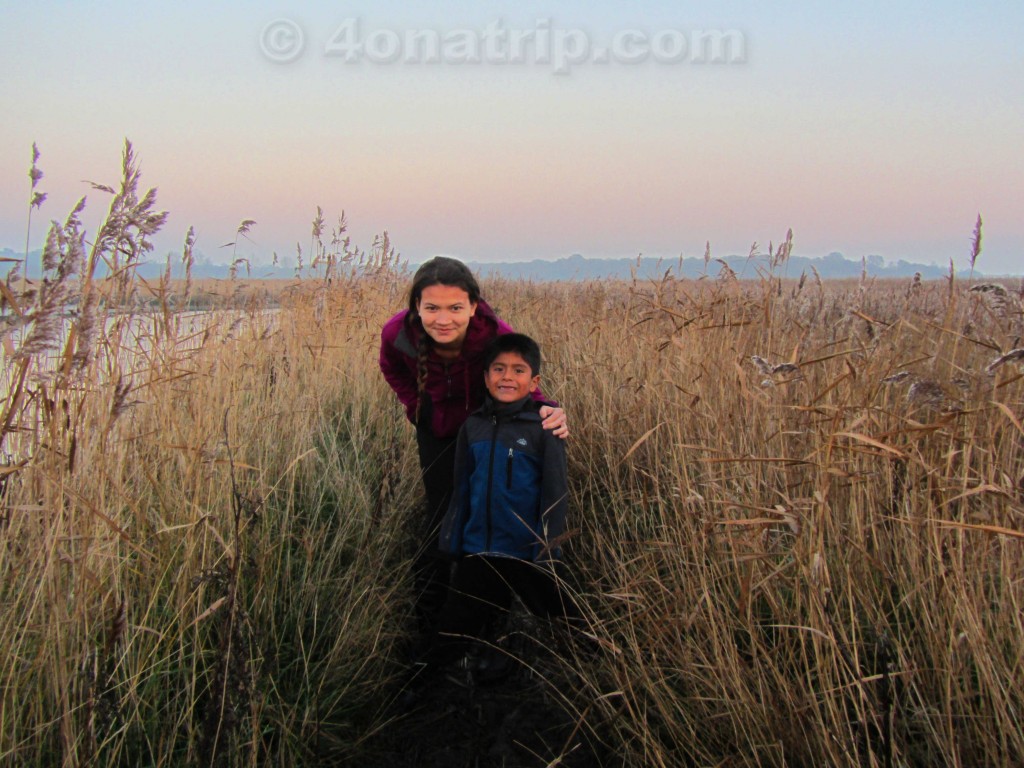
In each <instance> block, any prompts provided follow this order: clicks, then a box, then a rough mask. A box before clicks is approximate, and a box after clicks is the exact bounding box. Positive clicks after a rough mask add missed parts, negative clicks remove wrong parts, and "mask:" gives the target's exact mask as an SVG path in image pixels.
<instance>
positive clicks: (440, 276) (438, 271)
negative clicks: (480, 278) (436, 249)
mask: <svg viewBox="0 0 1024 768" xmlns="http://www.w3.org/2000/svg"><path fill="white" fill-rule="evenodd" d="M432 285H449V286H452V287H454V288H461V289H462V290H464V291H465V292H466V293H467V294H469V300H470V302H471V303H473V304H475V303H476V302H478V301H480V285H479V284H478V283H477V281H476V278H475V277H473V273H472V272H471V271H470V269H469V267H467V266H466V265H465V264H463V263H462V262H461V261H457V260H455V259H449V258H448V257H447V256H435V257H434V258H432V259H431V260H430V261H425V262H423V264H421V265H420V268H419V269H417V270H416V274H415V275H413V278H412V287H411V288H410V289H409V314H410V315H412V316H413V317H416V318H418V317H419V313H417V311H416V305H417V304H419V302H420V298H421V297H422V296H423V289H424V288H429V287H430V286H432Z"/></svg>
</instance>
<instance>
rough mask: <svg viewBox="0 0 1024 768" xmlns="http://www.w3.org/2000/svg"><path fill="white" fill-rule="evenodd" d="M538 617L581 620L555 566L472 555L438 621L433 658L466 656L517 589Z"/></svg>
mask: <svg viewBox="0 0 1024 768" xmlns="http://www.w3.org/2000/svg"><path fill="white" fill-rule="evenodd" d="M513 592H514V593H515V594H516V595H518V596H519V599H521V600H522V601H523V603H524V604H525V605H526V607H527V608H528V609H529V610H530V612H531V613H533V614H534V615H536V616H540V617H542V618H546V619H560V620H562V621H564V622H565V623H566V624H568V625H578V624H579V623H581V622H582V618H581V614H580V610H579V607H578V606H577V605H576V603H575V602H574V601H573V599H572V596H571V595H569V593H568V592H566V591H565V590H563V589H562V588H561V586H560V584H559V578H558V576H557V574H556V573H555V570H554V568H553V567H552V566H551V565H550V564H547V565H538V564H536V563H531V562H528V561H526V560H517V559H515V558H511V557H492V556H487V555H467V556H465V557H463V558H462V559H461V560H460V561H459V563H458V566H457V567H456V569H455V578H454V579H453V581H452V584H451V588H450V589H449V590H448V598H447V600H446V601H445V604H444V608H443V609H442V611H441V616H440V618H439V620H438V626H437V639H436V642H435V643H434V645H433V647H432V648H431V651H430V657H431V658H430V661H432V662H435V663H439V664H444V663H447V662H449V661H452V660H454V659H455V658H457V657H458V656H459V655H461V654H462V653H463V652H464V651H465V649H466V648H467V646H468V644H469V643H471V642H472V641H473V640H480V639H485V635H486V628H487V626H488V624H489V622H490V620H491V618H492V617H493V615H494V614H495V612H496V611H507V610H508V609H509V608H510V607H511V605H512V593H513Z"/></svg>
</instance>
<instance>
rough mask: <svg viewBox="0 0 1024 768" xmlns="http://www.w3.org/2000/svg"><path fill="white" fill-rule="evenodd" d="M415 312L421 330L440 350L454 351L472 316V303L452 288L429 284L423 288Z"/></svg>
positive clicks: (462, 291) (464, 335)
mask: <svg viewBox="0 0 1024 768" xmlns="http://www.w3.org/2000/svg"><path fill="white" fill-rule="evenodd" d="M416 311H417V312H418V313H419V316H420V320H421V321H422V323H423V329H424V330H425V331H426V332H427V335H428V336H430V338H432V339H433V340H434V343H435V344H437V346H438V347H440V348H441V349H446V350H453V351H458V350H460V349H461V348H462V342H463V341H464V340H465V338H466V331H467V330H468V329H469V319H470V318H471V317H473V315H475V314H476V302H475V301H470V300H469V294H468V293H466V291H464V290H463V289H462V288H458V287H456V286H454V285H431V286H428V287H426V288H424V289H423V292H422V293H421V294H420V298H419V301H417V302H416Z"/></svg>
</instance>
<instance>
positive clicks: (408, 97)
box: [0, 0, 1024, 274]
mask: <svg viewBox="0 0 1024 768" xmlns="http://www.w3.org/2000/svg"><path fill="white" fill-rule="evenodd" d="M1022 33H1024V3H1021V2H1020V1H1019V0H1006V1H1005V2H995V1H991V0H980V1H979V2H975V3H972V4H967V3H963V2H961V1H959V0H958V1H957V2H952V1H949V0H927V1H926V0H904V1H902V2H899V3H894V2H891V0H889V1H887V2H876V1H875V0H862V1H861V2H857V3H854V2H849V1H845V2H834V1H832V0H819V1H818V2H813V3H812V2H789V1H787V0H778V2H772V3H766V2H758V3H755V2H746V1H740V0H735V1H733V0H723V1H722V2H714V3H710V2H706V1H705V2H687V1H685V0H675V1H674V2H638V3H625V2H621V0H617V1H616V2H596V1H593V0H592V1H591V2H560V3H557V4H556V3H553V2H548V3H537V2H532V1H531V0H525V1H524V2H516V3H504V2H501V3H488V2H479V3H474V4H468V3H460V2H454V1H451V0H446V1H444V2H432V1H430V0H423V1H422V2H415V3H414V2H388V1H387V0H383V1H378V2H373V3H370V2H366V1H365V0H363V1H362V2H349V3H345V2H340V3H339V2H319V1H312V2H302V3H296V2H284V1H283V0H279V1H276V2H271V1H269V0H255V1H254V2H245V3H242V2H216V1H215V0H212V1H211V0H208V1H207V2H203V3H199V2H193V1H192V0H184V1H181V2H175V3H159V4H157V3H143V2H138V0H135V2H130V3H129V2H122V1H121V0H111V1H109V2H99V1H97V2H87V1H85V0H78V1H77V2H70V1H65V2H58V1H56V0H34V2H32V3H26V2H23V1H21V0H19V1H18V2H13V1H11V0H0V56H2V62H3V72H4V75H3V79H2V81H0V105H2V110H3V112H2V119H0V139H2V141H0V199H2V201H3V205H2V206H0V248H2V247H8V248H11V249H13V250H15V251H17V252H24V250H25V241H26V234H27V235H28V240H29V244H30V249H35V248H38V247H41V245H42V243H43V241H44V239H45V236H46V229H47V227H48V221H49V220H51V219H63V218H64V217H65V216H66V215H67V213H68V212H69V211H70V209H71V208H72V207H73V206H74V204H75V202H76V201H77V200H78V198H79V197H81V196H82V195H86V196H87V197H88V202H87V208H86V214H85V221H86V224H87V225H88V226H90V227H91V228H92V229H93V230H94V229H95V227H96V225H97V224H98V222H99V220H100V219H101V217H102V214H103V213H104V212H105V210H106V206H107V204H108V200H107V199H105V197H106V196H105V195H104V194H103V193H99V192H95V191H93V190H92V189H91V188H90V187H89V185H88V184H86V183H84V182H83V180H89V181H95V182H100V183H105V184H111V185H114V184H116V182H117V181H118V176H119V171H120V155H121V150H122V146H123V143H124V141H125V139H129V140H130V141H131V142H132V144H133V146H134V148H135V151H136V153H137V154H138V157H139V159H140V164H141V168H142V176H143V185H144V186H146V187H149V186H155V187H157V189H158V205H159V208H161V209H163V210H167V211H169V212H170V216H169V218H168V221H167V224H166V225H165V227H164V229H163V231H162V232H161V233H160V234H159V235H158V236H157V237H156V238H155V244H156V249H155V252H154V259H160V260H162V259H163V257H164V256H165V254H166V253H167V252H168V251H174V252H175V253H180V251H181V247H182V243H183V241H184V238H185V234H186V231H187V230H188V228H189V226H195V229H196V236H197V241H196V250H197V252H198V253H199V254H201V255H202V256H203V257H204V258H206V259H209V260H210V261H213V262H227V261H230V258H231V256H232V248H225V247H223V245H224V244H225V243H228V242H232V241H234V240H236V229H237V227H238V226H239V224H240V223H241V222H242V221H243V220H246V219H251V220H255V221H256V225H255V226H253V227H252V230H251V232H250V235H249V239H247V240H240V241H239V245H238V246H237V247H236V249H235V253H236V255H242V256H245V257H247V258H249V259H250V260H251V261H252V262H253V263H254V264H260V263H269V262H270V260H271V259H272V258H273V254H275V253H277V254H278V255H279V258H280V260H281V261H282V262H289V263H293V262H294V258H295V253H296V245H297V244H298V245H300V246H301V247H302V249H303V251H304V252H305V253H306V254H308V252H309V248H310V242H311V227H312V221H313V218H314V217H315V215H316V209H317V206H321V207H322V209H323V211H324V214H325V216H326V218H327V222H328V225H333V224H334V223H335V222H336V220H337V216H338V215H339V214H340V213H341V212H342V211H344V212H345V214H346V217H347V220H348V222H349V234H350V235H351V236H352V239H353V242H354V243H355V244H357V245H359V246H361V247H363V248H368V247H369V245H370V243H371V241H372V239H373V237H374V235H375V234H376V233H380V232H382V231H385V230H386V231H388V233H389V236H390V238H391V241H392V243H393V245H394V246H395V248H396V249H397V250H398V251H399V252H400V253H401V255H402V256H403V257H404V258H406V259H408V260H409V261H410V262H414V263H415V262H419V261H422V260H424V259H426V258H429V257H430V256H433V255H436V254H447V255H452V256H456V257H459V258H462V259H465V260H470V261H483V262H488V261H512V260H528V259H535V258H539V259H556V258H561V257H565V256H569V255H571V254H574V253H580V254H583V255H584V256H587V257H592V258H611V257H616V258H619V257H636V256H638V255H641V254H642V255H644V256H664V257H666V258H672V259H675V258H677V257H679V256H684V257H699V256H702V255H703V254H704V249H705V244H706V243H710V247H711V252H712V255H713V256H727V255H734V254H746V253H748V252H749V251H750V249H751V246H752V244H753V243H755V242H756V243H758V244H759V248H760V250H762V251H764V250H766V249H767V248H768V245H769V243H771V242H774V243H778V242H779V241H780V240H782V239H783V238H784V237H785V235H786V232H787V230H788V229H790V228H791V229H792V230H793V234H794V253H795V254H797V255H801V256H808V257H816V256H823V255H826V254H828V253H830V252H834V251H838V252H840V253H842V254H844V255H845V256H846V257H847V258H850V259H857V260H859V259H860V258H861V257H863V256H868V255H879V256H882V257H883V258H884V259H885V260H886V261H887V262H895V261H897V260H899V259H905V260H907V261H912V262H920V263H931V264H939V265H948V264H949V263H950V260H952V261H953V262H954V264H955V265H956V266H957V268H958V269H960V268H964V267H966V266H967V262H968V259H969V255H970V250H971V235H972V231H973V229H974V224H975V220H976V219H977V217H978V215H979V214H980V215H981V217H982V219H983V233H984V240H983V251H982V254H981V256H980V258H979V259H978V263H977V267H978V269H979V270H981V271H982V272H985V273H988V274H1006V273H1013V274H1021V273H1024V258H1022V256H1024V216H1022V215H1021V214H1022V203H1021V201H1022V200H1024V46H1021V45H1020V37H1021V35H1022ZM431 41H433V42H435V43H436V47H435V48H433V49H432V48H431V47H430V43H431ZM33 142H35V143H36V144H37V146H38V148H39V151H40V153H41V156H40V159H39V167H40V168H41V169H42V171H43V173H44V174H45V175H44V177H43V178H42V180H40V182H39V186H38V189H39V190H41V191H43V192H46V193H47V195H48V198H47V200H46V202H45V203H44V205H43V207H42V208H41V209H40V210H36V211H33V213H32V219H31V225H30V226H29V211H28V200H29V197H30V181H29V178H28V169H29V166H30V163H31V154H32V144H33ZM306 258H307V260H308V256H307V257H306Z"/></svg>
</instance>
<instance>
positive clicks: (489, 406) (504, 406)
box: [477, 393, 543, 421]
mask: <svg viewBox="0 0 1024 768" xmlns="http://www.w3.org/2000/svg"><path fill="white" fill-rule="evenodd" d="M542 405H543V403H541V402H538V401H537V400H534V399H533V398H532V397H531V396H530V395H527V396H526V397H524V398H523V399H522V400H516V401H515V402H514V403H499V402H498V401H497V400H495V399H494V398H493V397H491V395H490V393H487V394H485V395H484V404H483V405H482V406H481V407H480V409H479V410H478V411H477V413H480V414H483V415H484V416H488V417H491V416H494V417H497V418H499V419H510V418H521V419H526V420H528V421H540V413H539V412H538V411H539V409H540V407H541V406H542Z"/></svg>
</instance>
